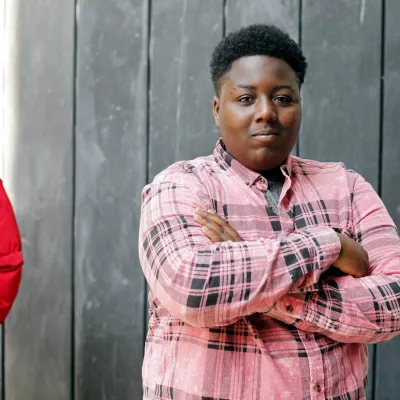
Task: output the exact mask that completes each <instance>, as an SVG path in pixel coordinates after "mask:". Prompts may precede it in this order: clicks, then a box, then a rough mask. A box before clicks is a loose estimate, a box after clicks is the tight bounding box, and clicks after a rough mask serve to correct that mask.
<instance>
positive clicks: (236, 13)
mask: <svg viewBox="0 0 400 400" xmlns="http://www.w3.org/2000/svg"><path fill="white" fill-rule="evenodd" d="M299 14H300V2H299V0H253V1H251V2H243V1H236V0H226V31H227V33H229V32H232V31H235V30H237V29H239V28H241V27H244V26H247V25H250V24H273V25H275V26H277V27H278V28H280V29H282V30H283V31H285V32H287V33H288V34H289V36H290V37H291V38H292V39H294V40H295V41H296V42H299V39H300V29H299ZM297 147H298V146H297V144H296V146H295V147H294V149H293V150H292V153H293V154H297Z"/></svg>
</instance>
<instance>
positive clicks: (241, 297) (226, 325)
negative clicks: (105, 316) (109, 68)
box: [139, 141, 400, 400]
mask: <svg viewBox="0 0 400 400" xmlns="http://www.w3.org/2000/svg"><path fill="white" fill-rule="evenodd" d="M281 169H282V172H283V174H284V175H285V177H286V179H285V183H284V186H283V189H282V194H281V199H280V204H279V207H280V212H279V215H276V214H275V213H274V212H273V211H272V210H271V209H270V208H269V207H267V202H266V199H265V193H266V190H267V187H268V182H267V181H266V180H265V179H264V178H263V177H262V176H260V175H259V174H258V173H256V172H254V171H252V170H249V169H247V168H246V167H244V166H243V165H241V164H240V163H238V162H237V161H236V160H235V159H233V158H232V157H231V156H230V155H229V154H228V153H227V152H225V150H224V148H223V145H222V142H221V141H219V142H218V143H217V146H216V149H215V151H214V154H213V155H211V156H208V157H200V158H197V159H195V160H192V161H185V162H178V163H176V164H174V165H172V166H170V167H169V168H167V169H166V170H164V171H163V172H162V173H160V174H159V175H158V176H157V177H156V178H155V179H154V181H153V183H151V184H150V185H147V186H146V187H145V188H144V190H143V196H142V214H141V225H140V236H139V249H140V250H139V251H140V260H141V265H142V268H143V271H144V274H145V276H146V279H147V282H148V284H149V286H150V292H149V301H150V320H149V331H148V336H147V341H146V349H145V357H144V363H143V391H144V399H149V400H150V399H152V400H153V399H170V400H172V399H174V400H207V399H208V400H217V399H218V400H223V399H229V400H243V399H245V400H266V399H268V400H269V399H290V400H297V399H299V400H300V399H321V400H325V399H332V400H333V399H335V400H336V399H337V400H340V399H348V400H351V399H354V400H356V399H357V400H360V399H364V398H365V392H364V387H365V382H366V375H367V369H368V354H367V347H366V343H377V342H382V341H385V340H388V339H390V338H392V337H393V336H395V335H396V333H397V332H398V331H399V330H400V275H399V274H400V243H399V237H398V235H397V231H396V228H395V226H394V224H393V221H392V220H391V218H390V217H389V215H388V213H387V211H386V209H385V207H384V205H383V204H382V202H381V200H380V199H379V197H378V196H377V194H376V193H375V192H374V190H373V189H372V187H371V186H370V185H369V184H368V183H366V182H365V181H364V179H363V178H362V177H361V176H360V175H358V174H357V173H355V172H353V171H350V170H347V169H346V168H345V166H344V165H343V164H340V163H320V162H316V161H310V160H304V159H300V158H298V157H293V156H290V157H289V158H288V160H287V162H286V164H285V165H283V166H282V167H281ZM196 207H200V208H202V209H205V210H208V209H214V210H215V211H216V212H217V213H218V214H219V215H221V216H222V217H223V218H224V219H226V220H227V221H228V222H229V224H231V225H232V226H233V227H234V228H235V229H236V230H237V231H238V233H239V234H240V235H241V237H242V238H243V239H244V242H238V243H233V242H223V243H214V244H213V243H211V241H210V240H209V239H208V238H207V237H206V236H205V235H204V234H203V233H202V231H201V227H200V226H199V225H198V224H197V223H196V222H195V221H194V210H195V208H196ZM335 231H336V232H341V233H344V234H347V235H348V236H351V237H353V238H354V239H355V240H357V241H358V242H359V243H361V244H362V245H363V247H364V248H365V249H366V250H367V251H368V255H369V259H370V264H371V265H370V267H371V275H370V276H368V277H365V278H361V279H355V278H352V277H350V276H340V277H330V276H327V275H328V274H329V271H328V272H327V273H326V274H325V275H323V276H322V277H321V274H323V273H324V272H325V271H327V269H328V268H329V267H330V266H331V264H332V263H333V262H334V261H335V260H336V258H337V257H338V254H339V251H340V242H339V239H338V237H337V235H336V233H335Z"/></svg>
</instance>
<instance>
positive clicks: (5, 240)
mask: <svg viewBox="0 0 400 400" xmlns="http://www.w3.org/2000/svg"><path fill="white" fill-rule="evenodd" d="M0 232H1V235H0V323H3V322H4V320H5V319H6V317H7V315H8V313H9V311H10V309H11V306H12V304H13V302H14V300H15V297H16V296H17V292H18V288H19V284H20V281H21V268H22V264H23V259H22V251H21V237H20V234H19V230H18V226H17V221H16V219H15V216H14V211H13V209H12V207H11V204H10V201H9V199H8V197H7V194H6V192H5V190H4V187H3V184H2V182H1V180H0Z"/></svg>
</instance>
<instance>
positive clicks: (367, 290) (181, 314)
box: [139, 178, 400, 343]
mask: <svg viewBox="0 0 400 400" xmlns="http://www.w3.org/2000/svg"><path fill="white" fill-rule="evenodd" d="M177 190H179V193H180V196H179V198H178V197H177V196H176V191H177ZM361 198H362V199H363V200H362V207H361V204H360V199H361ZM366 200H367V201H366ZM366 204H367V205H368V206H367V207H366V206H365V205H366ZM196 208H200V209H203V210H207V209H209V208H211V205H209V204H206V202H205V201H204V199H200V198H197V197H196V195H194V193H193V189H192V188H190V187H189V186H185V185H177V184H176V183H169V182H162V183H158V184H153V185H152V186H149V187H147V188H145V190H144V197H143V208H142V219H141V230H140V238H139V242H140V258H141V264H142V268H143V270H144V273H145V276H146V278H147V281H148V283H149V285H150V288H151V290H152V292H153V293H154V295H155V296H156V297H157V298H158V299H159V300H160V301H161V303H162V304H163V305H164V306H165V307H166V308H167V309H168V310H169V312H170V313H171V314H172V315H174V316H175V317H178V318H180V319H182V320H184V321H186V322H188V323H190V324H191V325H194V326H200V327H213V326H221V325H228V324H231V323H234V322H235V321H237V320H238V319H240V318H242V317H244V316H246V315H249V314H254V313H268V314H269V315H270V316H271V317H273V318H276V319H279V320H281V321H283V322H285V323H288V324H293V325H296V326H297V327H298V328H299V329H303V330H306V331H311V332H320V333H322V334H324V335H326V336H329V337H331V338H332V339H334V340H337V341H342V342H359V343H360V342H370V343H372V342H379V341H384V340H387V339H390V338H391V337H393V336H394V335H395V334H396V333H397V332H398V331H399V330H400V243H399V238H398V236H397V233H396V229H395V227H394V225H393V222H392V220H391V219H390V217H389V216H388V214H387V212H386V210H385V207H384V206H383V204H382V202H381V201H380V199H379V197H378V196H377V195H376V194H375V192H374V191H373V189H372V188H371V187H370V186H369V185H368V184H367V183H365V181H363V180H362V178H360V181H359V183H358V186H357V189H356V191H355V193H354V200H353V214H354V217H353V219H354V220H353V228H354V229H353V230H354V234H355V237H356V238H358V242H359V245H357V246H356V242H354V241H352V240H351V239H348V238H347V240H348V241H351V243H352V245H350V244H349V243H348V242H347V241H346V239H344V238H341V239H343V240H340V239H339V236H338V235H337V234H336V233H335V232H334V231H333V230H332V229H331V228H327V227H317V228H309V229H307V230H300V231H297V232H295V233H294V234H292V235H289V236H286V237H284V236H282V237H279V238H277V239H263V238H260V239H259V240H257V241H253V242H250V241H241V240H240V239H241V238H240V236H239V235H238V234H237V232H235V233H233V235H235V234H236V235H237V237H235V236H234V237H233V238H228V239H227V238H225V239H224V238H222V237H221V238H219V240H216V241H215V242H214V243H210V242H213V240H210V235H212V234H214V233H212V231H213V229H211V231H207V230H206V229H204V228H201V226H205V227H207V228H208V229H210V228H212V227H211V226H210V224H207V223H206V222H205V221H206V220H207V218H211V217H214V218H215V217H217V216H215V215H214V216H213V215H212V214H207V215H205V214H203V217H204V216H207V218H206V219H205V220H204V221H203V222H204V223H202V221H201V219H200V218H198V217H195V216H194V215H193V210H195V209H196ZM221 224H222V225H223V222H221ZM223 227H224V232H223V233H222V234H223V235H226V230H227V229H228V230H229V228H228V226H227V225H223ZM231 233H232V232H231ZM341 241H342V243H340V242H341ZM344 242H345V243H347V244H348V246H350V247H351V246H353V248H354V247H357V251H358V254H359V255H360V258H362V255H363V251H362V248H361V245H362V247H364V249H365V250H366V251H367V253H368V256H369V271H370V275H369V276H365V277H362V278H355V277H353V276H351V275H346V276H342V277H332V278H330V279H321V275H322V274H324V276H325V275H326V274H329V272H330V270H329V268H330V266H331V265H332V264H333V263H335V265H336V266H337V265H338V264H339V265H340V264H341V263H340V257H339V253H340V249H341V251H342V253H341V256H343V253H346V244H343V243H344ZM356 253H357V252H356ZM342 258H343V257H342ZM350 258H351V257H350ZM338 259H339V263H338ZM345 264H346V263H343V268H344V269H345V268H346V265H345ZM361 270H362V269H361ZM358 273H359V275H358V276H364V275H365V273H364V272H361V273H360V272H358ZM354 275H355V276H357V274H354Z"/></svg>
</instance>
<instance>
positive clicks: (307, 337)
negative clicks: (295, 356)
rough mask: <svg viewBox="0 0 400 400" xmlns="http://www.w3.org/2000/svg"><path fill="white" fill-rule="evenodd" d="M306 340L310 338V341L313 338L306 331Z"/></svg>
mask: <svg viewBox="0 0 400 400" xmlns="http://www.w3.org/2000/svg"><path fill="white" fill-rule="evenodd" d="M306 340H308V341H310V340H311V336H310V335H309V334H308V333H306Z"/></svg>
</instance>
